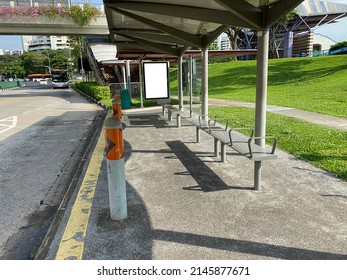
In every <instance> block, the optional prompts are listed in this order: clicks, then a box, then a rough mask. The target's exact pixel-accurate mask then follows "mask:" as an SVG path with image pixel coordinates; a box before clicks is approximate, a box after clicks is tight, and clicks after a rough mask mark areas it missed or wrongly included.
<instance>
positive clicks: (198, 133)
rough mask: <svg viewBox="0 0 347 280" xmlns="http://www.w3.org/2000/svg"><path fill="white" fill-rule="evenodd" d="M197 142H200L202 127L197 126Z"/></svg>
mask: <svg viewBox="0 0 347 280" xmlns="http://www.w3.org/2000/svg"><path fill="white" fill-rule="evenodd" d="M196 143H200V128H199V127H198V126H197V127H196Z"/></svg>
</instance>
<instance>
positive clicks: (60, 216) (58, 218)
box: [34, 111, 107, 260]
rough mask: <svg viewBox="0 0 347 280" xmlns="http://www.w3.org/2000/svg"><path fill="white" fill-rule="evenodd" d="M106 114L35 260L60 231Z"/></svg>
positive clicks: (91, 136)
mask: <svg viewBox="0 0 347 280" xmlns="http://www.w3.org/2000/svg"><path fill="white" fill-rule="evenodd" d="M106 115H107V113H106V111H104V112H103V114H102V115H101V119H100V120H99V124H98V126H97V128H96V129H95V130H94V133H91V135H90V141H89V143H88V144H87V148H86V150H85V152H84V153H83V155H82V157H81V158H80V163H79V164H78V167H77V169H76V172H75V173H74V175H73V176H72V179H71V181H70V184H69V187H68V188H67V191H66V193H65V195H64V197H63V199H62V202H61V203H60V205H59V207H58V210H57V212H56V214H55V215H54V217H53V220H52V223H51V225H50V227H49V229H48V231H47V233H46V235H45V237H44V238H43V240H42V242H41V244H40V246H39V248H38V250H37V252H36V254H35V257H34V260H45V259H46V257H47V255H48V252H49V249H50V246H51V244H52V242H53V241H54V238H55V236H56V234H57V232H58V229H59V227H60V224H61V221H62V219H63V217H64V215H65V212H66V210H67V206H68V204H69V202H70V199H71V197H72V195H73V193H74V191H75V190H76V187H78V183H79V178H80V176H81V175H82V174H83V171H84V167H85V165H86V164H88V161H89V155H90V153H91V152H92V151H93V149H94V147H95V145H96V143H97V140H98V139H99V137H100V134H101V132H102V127H103V123H104V119H105V117H106Z"/></svg>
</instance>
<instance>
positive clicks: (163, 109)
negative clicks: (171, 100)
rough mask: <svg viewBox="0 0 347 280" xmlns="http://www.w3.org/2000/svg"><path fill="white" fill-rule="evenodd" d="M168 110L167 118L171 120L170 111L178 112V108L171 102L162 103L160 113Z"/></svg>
mask: <svg viewBox="0 0 347 280" xmlns="http://www.w3.org/2000/svg"><path fill="white" fill-rule="evenodd" d="M166 110H167V112H168V120H169V121H172V113H173V112H177V113H178V112H180V109H179V108H177V107H175V106H173V105H171V104H162V114H163V116H164V115H165V111H166Z"/></svg>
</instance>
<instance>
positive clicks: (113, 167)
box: [104, 114, 128, 220]
mask: <svg viewBox="0 0 347 280" xmlns="http://www.w3.org/2000/svg"><path fill="white" fill-rule="evenodd" d="M104 129H105V150H106V159H107V160H106V161H107V177H108V190H109V201H110V215H111V219H112V220H123V219H125V218H126V217H127V215H128V211H127V198H126V182H125V168H124V144H123V132H122V122H121V120H120V119H116V118H115V117H114V116H113V115H112V114H111V115H109V116H108V117H107V119H106V120H105V123H104Z"/></svg>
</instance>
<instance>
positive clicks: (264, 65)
mask: <svg viewBox="0 0 347 280" xmlns="http://www.w3.org/2000/svg"><path fill="white" fill-rule="evenodd" d="M257 38H258V39H257V40H258V42H257V46H258V50H257V85H256V87H257V88H256V105H255V136H256V137H264V136H265V130H266V98H267V77H268V55H269V29H266V30H260V31H258V34H257ZM256 144H258V145H260V146H262V147H265V139H256ZM260 184H261V161H255V162H254V189H255V190H258V189H259V188H260Z"/></svg>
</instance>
